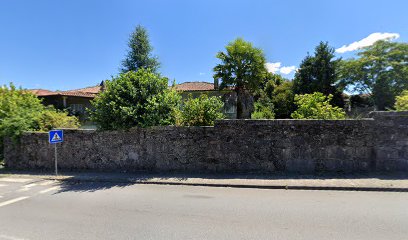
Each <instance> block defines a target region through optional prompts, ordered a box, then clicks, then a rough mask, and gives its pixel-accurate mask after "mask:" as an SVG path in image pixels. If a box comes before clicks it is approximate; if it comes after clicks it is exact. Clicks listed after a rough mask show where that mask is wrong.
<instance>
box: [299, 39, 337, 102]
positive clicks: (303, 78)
mask: <svg viewBox="0 0 408 240" xmlns="http://www.w3.org/2000/svg"><path fill="white" fill-rule="evenodd" d="M340 61H341V59H335V55H334V48H333V47H330V46H329V44H328V42H320V43H319V45H318V46H317V47H316V48H315V52H314V55H313V56H311V55H309V54H308V55H307V56H306V57H305V58H304V59H303V61H302V63H301V64H300V67H299V69H298V71H297V72H296V74H295V78H294V80H293V91H294V93H295V94H310V93H314V92H321V93H323V94H324V95H326V96H328V95H329V94H332V95H333V99H332V104H334V105H336V106H340V107H342V106H343V105H344V102H343V98H342V92H343V89H342V88H341V86H340V85H337V83H338V80H339V78H338V68H339V64H340Z"/></svg>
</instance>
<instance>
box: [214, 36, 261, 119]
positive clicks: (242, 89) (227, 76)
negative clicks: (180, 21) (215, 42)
mask: <svg viewBox="0 0 408 240" xmlns="http://www.w3.org/2000/svg"><path fill="white" fill-rule="evenodd" d="M217 58H218V59H220V60H221V63H220V64H218V65H216V66H215V67H214V80H215V81H218V80H221V84H220V88H221V89H223V88H232V89H234V91H235V92H236V93H237V118H250V114H249V115H248V112H251V111H250V110H249V111H248V108H252V106H251V105H252V103H253V99H252V100H251V97H250V95H251V94H253V93H254V92H255V91H256V90H257V89H258V88H259V86H260V85H262V83H263V82H264V80H265V78H267V76H268V71H267V69H266V67H265V63H266V60H265V55H264V53H263V51H262V50H261V49H260V48H256V47H254V46H253V45H252V43H250V42H246V41H245V40H243V39H242V38H237V39H236V40H234V41H233V42H230V43H229V44H228V45H227V46H226V51H225V52H218V54H217Z"/></svg>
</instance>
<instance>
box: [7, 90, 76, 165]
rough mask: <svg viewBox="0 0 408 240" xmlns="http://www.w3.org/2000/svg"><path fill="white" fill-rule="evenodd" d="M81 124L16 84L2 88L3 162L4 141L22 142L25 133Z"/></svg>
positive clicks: (73, 126)
mask: <svg viewBox="0 0 408 240" xmlns="http://www.w3.org/2000/svg"><path fill="white" fill-rule="evenodd" d="M78 127H79V121H78V119H77V118H76V117H74V116H68V113H67V112H64V111H58V110H56V109H55V108H53V107H52V106H49V107H45V106H44V105H43V104H41V100H39V99H38V98H37V97H36V96H35V95H33V94H31V93H29V92H27V91H25V90H23V89H20V88H16V87H15V86H14V85H13V84H10V85H9V86H2V87H1V88H0V159H2V156H3V139H4V137H10V138H12V139H14V140H18V138H19V136H20V135H21V134H22V133H23V132H25V131H48V130H51V129H53V128H78Z"/></svg>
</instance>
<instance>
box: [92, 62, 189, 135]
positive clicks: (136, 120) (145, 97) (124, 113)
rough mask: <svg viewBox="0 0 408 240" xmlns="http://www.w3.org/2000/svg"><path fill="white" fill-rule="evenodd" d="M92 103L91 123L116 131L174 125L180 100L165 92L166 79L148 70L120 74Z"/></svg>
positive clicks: (178, 97)
mask: <svg viewBox="0 0 408 240" xmlns="http://www.w3.org/2000/svg"><path fill="white" fill-rule="evenodd" d="M105 88H106V89H105V90H104V91H103V92H101V93H100V94H99V95H98V96H97V97H96V98H95V99H94V100H93V101H92V105H93V107H94V109H91V110H90V116H91V120H92V121H94V122H95V123H96V124H97V125H98V127H99V128H100V129H103V130H115V129H129V128H132V127H136V126H139V127H149V126H156V125H170V124H174V123H175V120H176V119H175V109H176V107H177V106H178V104H179V102H180V99H181V97H180V96H179V95H178V94H177V92H175V91H174V90H172V89H168V79H167V78H165V77H161V76H160V75H159V74H156V73H153V72H152V71H150V70H146V69H143V68H141V69H139V70H138V71H137V72H133V71H130V72H127V73H122V74H120V75H119V76H118V77H116V78H113V79H112V80H111V81H106V85H105Z"/></svg>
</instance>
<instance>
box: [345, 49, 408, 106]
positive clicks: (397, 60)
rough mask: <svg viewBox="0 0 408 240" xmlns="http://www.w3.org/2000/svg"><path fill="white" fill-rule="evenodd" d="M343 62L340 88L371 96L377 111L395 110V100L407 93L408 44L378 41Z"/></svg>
mask: <svg viewBox="0 0 408 240" xmlns="http://www.w3.org/2000/svg"><path fill="white" fill-rule="evenodd" d="M357 56H358V58H352V59H348V60H344V61H342V64H341V69H340V77H341V81H340V82H341V84H343V85H344V86H347V88H348V89H349V90H350V91H357V92H359V93H366V94H370V95H371V97H372V98H373V102H374V104H375V106H376V108H377V109H378V110H386V109H389V108H393V106H394V103H395V97H396V96H398V95H400V94H401V92H402V91H403V90H407V89H408V43H398V42H389V41H377V42H376V43H375V44H374V45H372V46H369V47H366V48H364V49H363V50H362V51H360V52H359V53H358V54H357Z"/></svg>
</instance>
